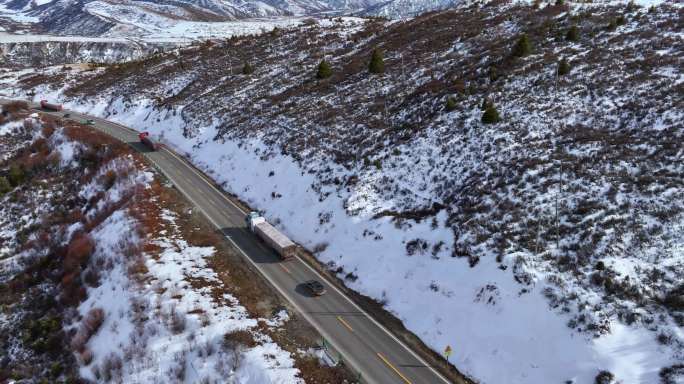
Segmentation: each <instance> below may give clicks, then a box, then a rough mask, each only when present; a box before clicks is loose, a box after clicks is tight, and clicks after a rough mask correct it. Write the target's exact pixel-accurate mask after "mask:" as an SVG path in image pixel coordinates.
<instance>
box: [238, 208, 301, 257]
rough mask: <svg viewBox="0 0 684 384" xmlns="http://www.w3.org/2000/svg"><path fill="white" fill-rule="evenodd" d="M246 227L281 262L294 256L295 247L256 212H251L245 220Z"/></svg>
mask: <svg viewBox="0 0 684 384" xmlns="http://www.w3.org/2000/svg"><path fill="white" fill-rule="evenodd" d="M245 221H246V222H247V226H248V227H249V229H250V230H251V231H252V232H254V234H256V235H257V236H258V237H259V238H260V239H262V240H263V241H264V242H265V243H266V244H268V245H269V246H270V247H271V248H273V250H275V251H276V253H278V255H279V256H280V258H282V259H283V260H285V259H289V258H291V257H294V256H295V251H296V250H297V246H296V245H295V243H293V242H292V240H290V239H288V238H287V236H285V235H284V234H283V233H282V232H280V231H279V230H277V229H276V228H275V227H274V226H272V225H271V224H269V223H268V222H267V221H266V219H265V218H263V217H262V216H261V215H259V213H258V212H251V213H250V214H249V215H247V217H246V218H245Z"/></svg>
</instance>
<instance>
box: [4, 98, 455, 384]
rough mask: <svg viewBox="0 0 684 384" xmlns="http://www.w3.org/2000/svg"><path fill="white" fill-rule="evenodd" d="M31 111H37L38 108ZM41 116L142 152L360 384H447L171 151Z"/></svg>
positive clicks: (80, 118)
mask: <svg viewBox="0 0 684 384" xmlns="http://www.w3.org/2000/svg"><path fill="white" fill-rule="evenodd" d="M3 101H4V102H6V101H7V100H2V99H0V104H1V103H3ZM32 106H33V107H34V108H36V109H38V106H37V105H35V104H32ZM42 112H44V113H48V114H51V115H55V116H63V115H64V113H66V112H69V113H70V114H71V117H70V119H71V120H74V121H76V122H79V123H85V122H86V120H89V119H90V120H93V122H94V124H93V126H94V127H95V128H97V129H98V130H100V131H102V132H104V133H106V134H108V135H111V136H113V137H114V138H116V139H118V140H121V141H123V142H126V143H129V144H130V145H132V146H133V147H134V148H135V149H137V150H139V151H141V152H143V154H144V155H145V156H146V157H147V158H148V159H149V160H150V162H151V163H153V164H154V165H155V166H156V167H157V168H158V169H159V170H160V171H161V172H162V173H163V174H164V175H165V176H166V177H167V178H168V179H169V180H170V181H171V182H172V183H173V184H174V185H175V186H176V188H178V190H180V191H181V192H182V193H183V194H184V195H185V196H186V197H187V198H188V199H189V200H190V201H191V202H192V203H193V204H194V205H195V206H197V207H198V208H199V209H200V210H201V211H202V213H204V215H205V216H206V217H207V219H208V220H209V221H210V222H211V223H212V224H213V225H214V226H215V227H216V228H218V229H219V230H220V231H221V232H222V233H223V234H224V236H225V237H226V238H227V239H228V240H229V241H230V242H231V243H232V244H233V245H234V246H235V247H236V248H237V249H238V250H239V251H240V252H241V253H242V255H243V256H244V257H245V258H246V259H247V260H248V261H249V262H251V263H252V264H253V265H254V266H255V267H256V269H257V270H258V271H259V272H261V274H262V275H263V277H265V278H266V279H267V280H268V281H269V282H270V283H271V284H272V285H273V286H274V287H275V288H276V289H277V290H278V291H279V292H280V293H281V294H282V295H283V296H284V297H285V298H286V299H287V300H288V301H289V302H290V303H291V304H292V305H293V306H294V307H295V308H296V309H297V310H298V311H299V312H300V313H301V314H302V315H303V316H304V317H305V318H306V319H307V320H308V321H309V322H310V323H311V324H312V325H313V326H314V327H315V328H316V330H318V332H320V334H321V335H322V336H323V337H324V338H325V339H326V341H327V342H328V343H329V344H330V348H331V351H332V352H331V353H332V354H333V356H334V357H337V356H339V355H341V357H342V358H343V360H344V361H345V362H346V363H347V364H348V365H350V366H351V368H352V369H353V370H354V371H355V372H357V373H358V372H360V373H361V382H362V383H368V384H390V383H398V384H431V383H439V384H444V383H450V382H449V381H448V380H446V379H445V378H444V377H443V376H441V375H440V374H439V373H438V372H437V371H436V370H435V369H434V368H432V367H430V366H429V365H428V364H427V363H426V362H425V361H424V360H423V359H422V358H420V357H419V356H418V355H417V354H416V353H415V352H414V351H412V350H411V349H410V348H409V347H407V346H406V345H405V344H404V343H402V342H401V341H399V339H397V338H396V337H395V336H393V335H392V334H391V333H390V332H389V331H388V330H387V329H385V328H384V327H383V326H382V325H380V324H379V323H378V322H377V321H376V320H375V319H373V318H372V317H371V316H370V315H368V314H367V313H365V312H364V311H363V310H362V309H361V308H360V307H359V306H357V305H356V304H355V303H354V302H353V301H352V300H351V299H350V298H349V297H347V296H346V295H345V294H344V293H342V292H341V291H340V290H338V289H337V288H336V287H335V286H333V285H331V284H330V283H328V282H327V281H326V279H325V278H324V277H323V276H321V275H320V274H319V273H317V272H316V271H315V270H314V269H313V268H312V267H310V266H309V265H308V264H306V262H304V261H302V260H301V259H300V258H299V257H296V258H293V259H290V260H287V261H282V260H280V258H279V257H278V256H277V255H276V253H275V252H274V251H272V250H271V249H269V248H267V246H266V245H265V244H264V243H263V242H262V241H260V240H259V239H258V238H257V237H256V236H255V235H254V234H253V233H251V232H250V231H249V230H248V229H247V228H246V225H245V221H244V217H245V215H246V214H247V212H245V211H244V210H243V209H241V208H240V207H239V205H238V204H235V203H234V202H233V201H232V200H231V198H230V197H229V196H228V195H227V194H225V193H223V192H221V191H220V190H218V189H217V188H216V187H214V184H213V183H212V182H211V181H210V180H209V179H208V178H207V177H206V176H205V175H203V174H201V173H200V172H199V171H197V170H196V169H195V168H194V167H192V166H191V165H190V164H189V163H188V162H187V161H186V160H184V159H182V158H181V157H180V156H179V155H177V154H176V153H174V152H173V151H171V150H169V149H168V148H161V149H160V150H158V151H156V152H151V151H149V150H147V149H146V147H145V146H143V145H141V144H140V143H139V142H138V132H136V131H134V130H132V129H130V128H128V127H125V126H122V125H120V124H116V123H113V122H110V121H107V120H104V119H99V118H96V117H92V116H87V115H83V114H80V113H77V112H73V111H65V112H60V113H55V112H49V111H42ZM311 279H315V280H318V281H321V282H322V283H323V284H324V285H325V287H326V289H327V293H326V294H325V295H323V296H320V297H312V296H311V295H310V294H308V293H307V291H306V289H304V287H303V286H302V283H303V282H305V281H307V280H311Z"/></svg>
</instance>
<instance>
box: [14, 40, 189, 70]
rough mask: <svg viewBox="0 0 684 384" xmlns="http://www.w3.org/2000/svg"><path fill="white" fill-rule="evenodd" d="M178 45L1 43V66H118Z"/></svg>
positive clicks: (82, 42) (87, 42) (54, 42)
mask: <svg viewBox="0 0 684 384" xmlns="http://www.w3.org/2000/svg"><path fill="white" fill-rule="evenodd" d="M176 46H177V45H176V44H164V43H135V42H105V41H103V42H89V41H34V42H13V43H3V42H0V65H2V66H18V67H44V66H48V65H61V64H71V63H115V62H121V61H129V60H135V59H140V58H142V57H144V56H147V55H150V54H152V53H155V52H158V51H163V50H165V49H170V48H175V47H176Z"/></svg>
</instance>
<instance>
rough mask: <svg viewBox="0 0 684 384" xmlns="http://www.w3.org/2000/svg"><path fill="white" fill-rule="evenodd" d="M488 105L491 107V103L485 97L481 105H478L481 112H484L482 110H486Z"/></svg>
mask: <svg viewBox="0 0 684 384" xmlns="http://www.w3.org/2000/svg"><path fill="white" fill-rule="evenodd" d="M490 105H492V102H491V101H489V99H488V98H486V97H485V98H484V99H482V103H481V104H480V110H481V111H484V110H486V109H487V108H488V107H489V106H490Z"/></svg>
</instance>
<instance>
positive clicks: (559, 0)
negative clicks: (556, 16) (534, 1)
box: [556, 0, 565, 7]
mask: <svg viewBox="0 0 684 384" xmlns="http://www.w3.org/2000/svg"><path fill="white" fill-rule="evenodd" d="M562 5H565V0H556V6H559V7H560V6H562Z"/></svg>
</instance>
